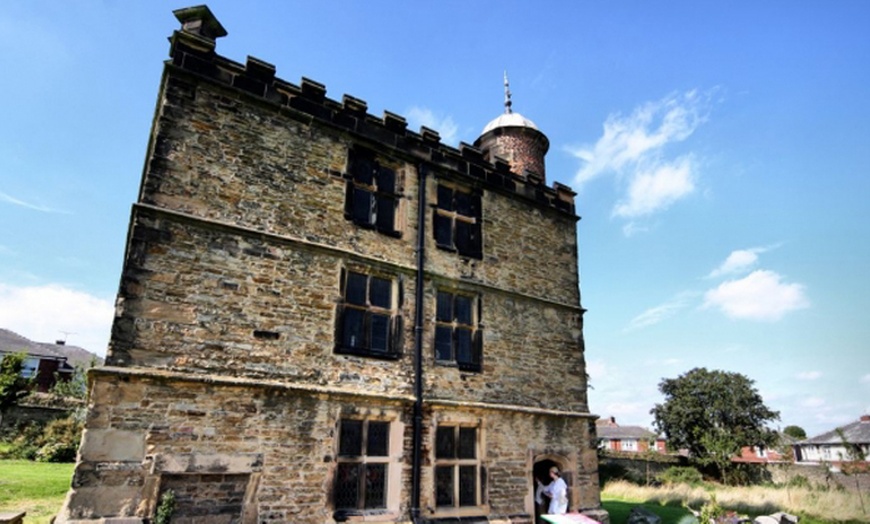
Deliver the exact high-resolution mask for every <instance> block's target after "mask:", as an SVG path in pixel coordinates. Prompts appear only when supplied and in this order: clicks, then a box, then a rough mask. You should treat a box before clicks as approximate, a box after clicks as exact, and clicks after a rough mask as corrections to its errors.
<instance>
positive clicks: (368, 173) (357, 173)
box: [352, 152, 375, 186]
mask: <svg viewBox="0 0 870 524" xmlns="http://www.w3.org/2000/svg"><path fill="white" fill-rule="evenodd" d="M352 169H353V179H354V181H355V182H357V183H358V184H365V185H367V186H370V185H372V174H373V173H374V170H375V162H374V159H372V158H371V156H370V155H367V154H365V153H359V152H358V153H356V154H355V155H354V160H353V168H352Z"/></svg>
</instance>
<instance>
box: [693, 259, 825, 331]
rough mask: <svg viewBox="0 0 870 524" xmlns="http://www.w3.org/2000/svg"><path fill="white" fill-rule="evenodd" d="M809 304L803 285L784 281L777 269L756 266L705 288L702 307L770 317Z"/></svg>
mask: <svg viewBox="0 0 870 524" xmlns="http://www.w3.org/2000/svg"><path fill="white" fill-rule="evenodd" d="M809 305H810V303H809V300H808V299H807V298H806V296H805V294H804V286H803V285H801V284H786V283H783V282H782V277H781V276H780V275H779V274H778V273H775V272H773V271H768V270H757V271H753V272H752V273H750V274H749V275H747V276H746V277H744V278H741V279H739V280H729V281H727V282H723V283H722V284H720V285H719V286H718V287H716V288H714V289H711V290H709V291H707V293H705V295H704V305H703V307H705V308H707V307H713V308H718V309H719V310H721V311H722V312H723V313H725V314H726V315H727V316H729V317H731V318H738V319H748V320H765V321H774V320H779V319H780V318H782V317H783V316H784V315H785V314H786V313H789V312H792V311H795V310H798V309H803V308H807V307H809Z"/></svg>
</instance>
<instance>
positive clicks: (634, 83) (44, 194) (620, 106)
mask: <svg viewBox="0 0 870 524" xmlns="http://www.w3.org/2000/svg"><path fill="white" fill-rule="evenodd" d="M192 4H193V2H192V3H191V4H184V3H178V2H166V1H162V0H161V1H147V2H146V1H144V0H131V1H125V2H121V1H119V0H117V1H112V0H101V1H97V0H93V1H77V2H58V1H39V0H36V1H34V0H27V1H25V0H6V1H4V2H2V3H0V69H2V70H3V71H4V74H2V75H0V95H2V108H3V110H2V117H0V226H2V227H0V327H4V328H7V329H11V330H13V331H16V332H18V333H20V334H22V335H25V336H27V337H29V338H32V339H35V340H40V341H51V340H54V339H56V338H66V339H67V340H68V342H69V343H71V344H76V345H80V346H83V347H85V348H88V349H90V350H92V351H95V352H97V353H101V354H102V353H104V352H105V346H106V343H107V340H108V335H109V326H110V323H111V318H112V314H113V301H114V296H115V293H116V292H117V286H118V281H119V276H120V269H121V264H122V257H123V250H124V242H125V238H126V229H127V223H128V220H129V213H130V206H131V204H132V203H133V201H134V200H135V198H136V193H137V190H138V185H139V179H140V176H141V172H142V166H143V161H144V155H145V147H146V144H147V140H148V132H149V129H150V125H151V119H152V116H153V110H154V104H155V101H156V96H157V88H158V83H159V79H160V72H161V69H162V62H163V60H165V59H166V58H167V52H168V42H167V39H166V38H167V37H168V36H169V35H170V34H171V32H172V31H173V30H175V29H176V28H177V27H178V23H177V22H176V20H175V18H174V16H173V15H172V10H173V9H177V8H180V7H185V6H187V5H192ZM209 6H210V7H211V9H212V11H213V12H214V13H215V15H216V16H217V17H218V19H219V20H220V21H221V22H222V23H223V25H224V27H225V28H226V29H227V30H228V32H229V36H227V37H225V38H223V39H221V40H219V41H218V46H217V50H218V52H219V53H220V54H222V55H224V56H227V57H229V58H232V59H234V60H236V61H239V62H244V61H245V59H246V57H247V56H248V55H251V56H255V57H257V58H259V59H262V60H265V61H266V62H269V63H272V64H274V65H275V66H276V67H277V75H278V76H279V77H281V78H283V79H285V80H288V81H291V82H294V83H299V81H300V80H301V78H302V77H303V76H305V77H308V78H311V79H314V80H316V81H318V82H321V83H323V84H325V85H326V87H327V95H328V96H330V97H331V98H333V99H341V96H342V95H343V94H344V93H347V94H350V95H353V96H355V97H357V98H361V99H363V100H365V101H366V102H367V103H368V107H369V112H371V113H373V114H376V115H380V114H382V112H383V111H384V110H388V111H391V112H394V113H398V114H401V115H404V116H406V118H408V120H409V122H410V124H411V127H412V129H417V128H418V127H419V126H420V125H426V126H428V127H432V128H434V129H437V130H439V131H440V133H441V136H442V138H443V141H444V142H446V143H448V144H451V145H457V144H458V143H459V142H460V141H463V142H467V143H472V142H474V140H475V139H476V138H477V136H478V135H479V133H480V131H481V130H482V129H483V127H484V125H485V124H486V123H487V122H489V121H490V120H491V119H493V118H495V117H496V116H498V115H499V114H500V113H501V112H502V110H503V107H502V102H503V93H502V75H503V72H504V71H505V70H507V71H508V74H509V76H510V79H511V91H512V93H513V102H514V105H513V108H514V110H515V111H516V112H519V113H521V114H523V115H524V116H526V117H527V118H529V119H531V120H532V121H534V122H535V123H536V124H537V125H538V127H539V128H540V129H541V130H542V131H543V132H544V133H546V134H547V136H548V137H549V139H550V144H551V147H550V152H549V154H548V156H547V179H548V183H552V182H554V181H558V182H561V183H564V184H568V185H570V186H571V187H573V188H574V189H575V190H576V191H577V192H578V195H577V200H576V202H577V209H578V213H579V214H580V215H581V216H582V217H583V218H582V220H581V221H580V223H579V239H580V266H581V268H580V269H581V282H582V284H581V291H582V296H583V299H582V300H583V306H584V307H586V308H587V309H588V313H587V314H586V325H585V335H586V342H587V350H586V358H587V363H588V367H589V373H590V375H591V385H592V389H591V390H590V408H591V410H592V412H594V413H596V414H599V415H601V416H605V417H607V416H614V417H616V419H617V421H618V422H620V423H622V424H626V425H641V426H649V425H650V423H651V418H650V415H649V410H650V409H651V408H652V407H653V404H654V403H656V402H660V401H661V396H660V394H659V393H658V389H657V385H658V383H659V382H660V381H661V380H662V379H663V378H675V377H677V376H679V375H680V374H682V373H685V372H686V371H688V370H690V369H692V368H694V367H699V366H704V367H707V368H709V369H721V370H725V371H733V372H738V373H742V374H744V375H746V376H748V377H749V378H751V379H752V380H754V381H755V385H756V387H757V388H758V390H759V392H760V393H761V394H762V396H763V398H764V400H765V403H766V404H767V405H768V406H769V407H771V408H772V409H775V410H779V411H780V412H781V415H782V419H781V421H780V422H779V423H777V424H776V425H777V426H779V427H784V426H786V425H791V424H796V425H799V426H801V427H803V428H804V429H805V430H806V431H807V432H808V433H809V434H810V435H813V434H817V433H821V432H823V431H827V430H830V429H832V428H833V427H834V426H836V425H839V424H843V423H847V422H850V421H853V420H856V419H857V418H858V417H859V416H860V415H862V414H865V413H868V412H870V347H868V346H870V344H868V341H870V322H868V321H867V320H866V318H865V316H866V314H867V313H866V312H867V311H868V310H870V299H868V297H870V274H868V270H870V264H868V261H870V176H868V173H867V171H868V167H870V97H868V94H870V67H868V66H870V31H868V29H867V28H868V27H870V3H868V2H863V1H841V2H826V1H809V0H808V1H803V2H784V1H783V2H775V1H774V2H763V3H760V2H749V1H746V2H743V1H738V2H696V1H693V2H667V3H665V2H641V1H637V2H553V1H543V2H510V1H509V2H504V1H500V2H495V1H488V0H487V1H478V2H460V1H448V2H437V3H436V2H430V3H426V4H424V3H422V2H399V1H386V0H384V1H378V2H350V1H341V2H336V1H322V2H300V1H293V2H277V1H276V2H264V1H252V2H244V3H241V2H230V1H223V0H222V1H213V2H209Z"/></svg>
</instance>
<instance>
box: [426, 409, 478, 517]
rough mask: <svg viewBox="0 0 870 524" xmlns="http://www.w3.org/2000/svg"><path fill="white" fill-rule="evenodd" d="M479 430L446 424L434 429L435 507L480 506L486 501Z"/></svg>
mask: <svg viewBox="0 0 870 524" xmlns="http://www.w3.org/2000/svg"><path fill="white" fill-rule="evenodd" d="M479 433H480V432H479V428H477V427H475V426H467V425H460V424H456V425H453V424H443V425H439V426H438V427H437V428H436V430H435V505H436V506H437V507H438V509H441V510H446V509H451V508H453V509H461V508H469V507H478V506H481V505H482V500H483V492H484V486H483V480H482V479H483V472H482V469H481V465H480V450H479V449H478V447H479V437H480V435H479Z"/></svg>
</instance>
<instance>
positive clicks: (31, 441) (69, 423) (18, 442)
mask: <svg viewBox="0 0 870 524" xmlns="http://www.w3.org/2000/svg"><path fill="white" fill-rule="evenodd" d="M82 427H83V424H82V422H81V421H80V420H79V417H77V415H76V414H75V413H73V414H72V415H70V416H68V417H67V418H63V419H57V420H52V421H51V422H49V423H48V424H46V425H44V426H43V425H39V424H30V425H28V426H25V427H23V428H20V430H19V432H18V435H17V436H16V437H15V438H14V439H13V440H12V442H10V443H9V445H8V446H6V450H5V451H4V452H2V453H0V458H10V459H23V460H36V461H39V462H74V461H75V458H76V452H77V450H78V446H79V439H80V438H81V434H82Z"/></svg>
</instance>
